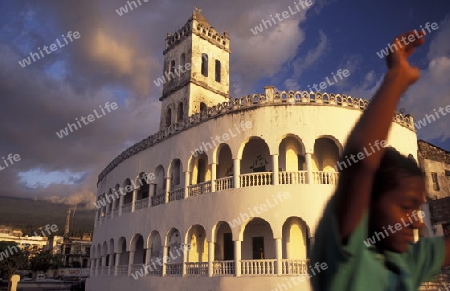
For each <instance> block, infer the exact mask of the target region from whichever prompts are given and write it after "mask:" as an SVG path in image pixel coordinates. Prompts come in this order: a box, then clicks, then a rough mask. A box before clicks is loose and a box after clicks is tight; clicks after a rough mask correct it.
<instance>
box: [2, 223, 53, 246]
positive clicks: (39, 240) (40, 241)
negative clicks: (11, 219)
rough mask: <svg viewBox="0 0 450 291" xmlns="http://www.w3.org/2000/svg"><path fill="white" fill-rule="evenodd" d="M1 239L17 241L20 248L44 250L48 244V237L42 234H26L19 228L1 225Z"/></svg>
mask: <svg viewBox="0 0 450 291" xmlns="http://www.w3.org/2000/svg"><path fill="white" fill-rule="evenodd" d="M0 241H9V242H15V243H16V244H17V246H18V247H19V248H20V249H30V250H36V251H38V250H43V249H45V248H46V247H47V245H48V238H47V237H42V236H28V235H26V236H24V235H23V232H22V231H21V230H19V229H14V228H12V227H9V226H5V225H2V226H0Z"/></svg>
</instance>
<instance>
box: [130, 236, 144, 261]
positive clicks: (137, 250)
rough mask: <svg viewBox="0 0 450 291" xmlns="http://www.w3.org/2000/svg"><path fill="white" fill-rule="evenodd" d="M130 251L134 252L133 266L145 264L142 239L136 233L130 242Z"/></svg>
mask: <svg viewBox="0 0 450 291" xmlns="http://www.w3.org/2000/svg"><path fill="white" fill-rule="evenodd" d="M130 251H131V252H134V256H133V265H142V264H144V263H145V249H144V237H143V236H142V235H141V234H139V233H137V234H135V235H134V237H133V238H132V239H131V241H130Z"/></svg>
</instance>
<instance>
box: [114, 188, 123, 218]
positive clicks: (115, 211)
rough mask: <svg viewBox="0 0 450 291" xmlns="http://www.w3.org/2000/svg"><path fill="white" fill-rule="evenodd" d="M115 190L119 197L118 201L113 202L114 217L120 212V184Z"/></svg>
mask: <svg viewBox="0 0 450 291" xmlns="http://www.w3.org/2000/svg"><path fill="white" fill-rule="evenodd" d="M114 190H115V195H117V196H118V199H114V200H113V202H112V204H113V212H114V216H116V213H117V212H118V210H119V204H120V196H119V194H120V191H119V190H120V184H116V186H115V187H114ZM120 195H122V194H120Z"/></svg>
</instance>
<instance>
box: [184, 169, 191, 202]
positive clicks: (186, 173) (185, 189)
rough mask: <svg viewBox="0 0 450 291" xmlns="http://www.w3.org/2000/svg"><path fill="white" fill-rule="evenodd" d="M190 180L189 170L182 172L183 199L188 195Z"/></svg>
mask: <svg viewBox="0 0 450 291" xmlns="http://www.w3.org/2000/svg"><path fill="white" fill-rule="evenodd" d="M190 180H191V172H189V171H186V172H184V199H186V198H188V197H189V188H188V187H189V184H190V183H189V181H190Z"/></svg>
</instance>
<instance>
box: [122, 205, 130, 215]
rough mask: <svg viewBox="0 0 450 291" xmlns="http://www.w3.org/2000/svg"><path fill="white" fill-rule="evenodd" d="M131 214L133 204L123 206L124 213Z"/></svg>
mask: <svg viewBox="0 0 450 291" xmlns="http://www.w3.org/2000/svg"><path fill="white" fill-rule="evenodd" d="M129 212H131V203H128V204H124V205H122V213H129Z"/></svg>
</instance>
